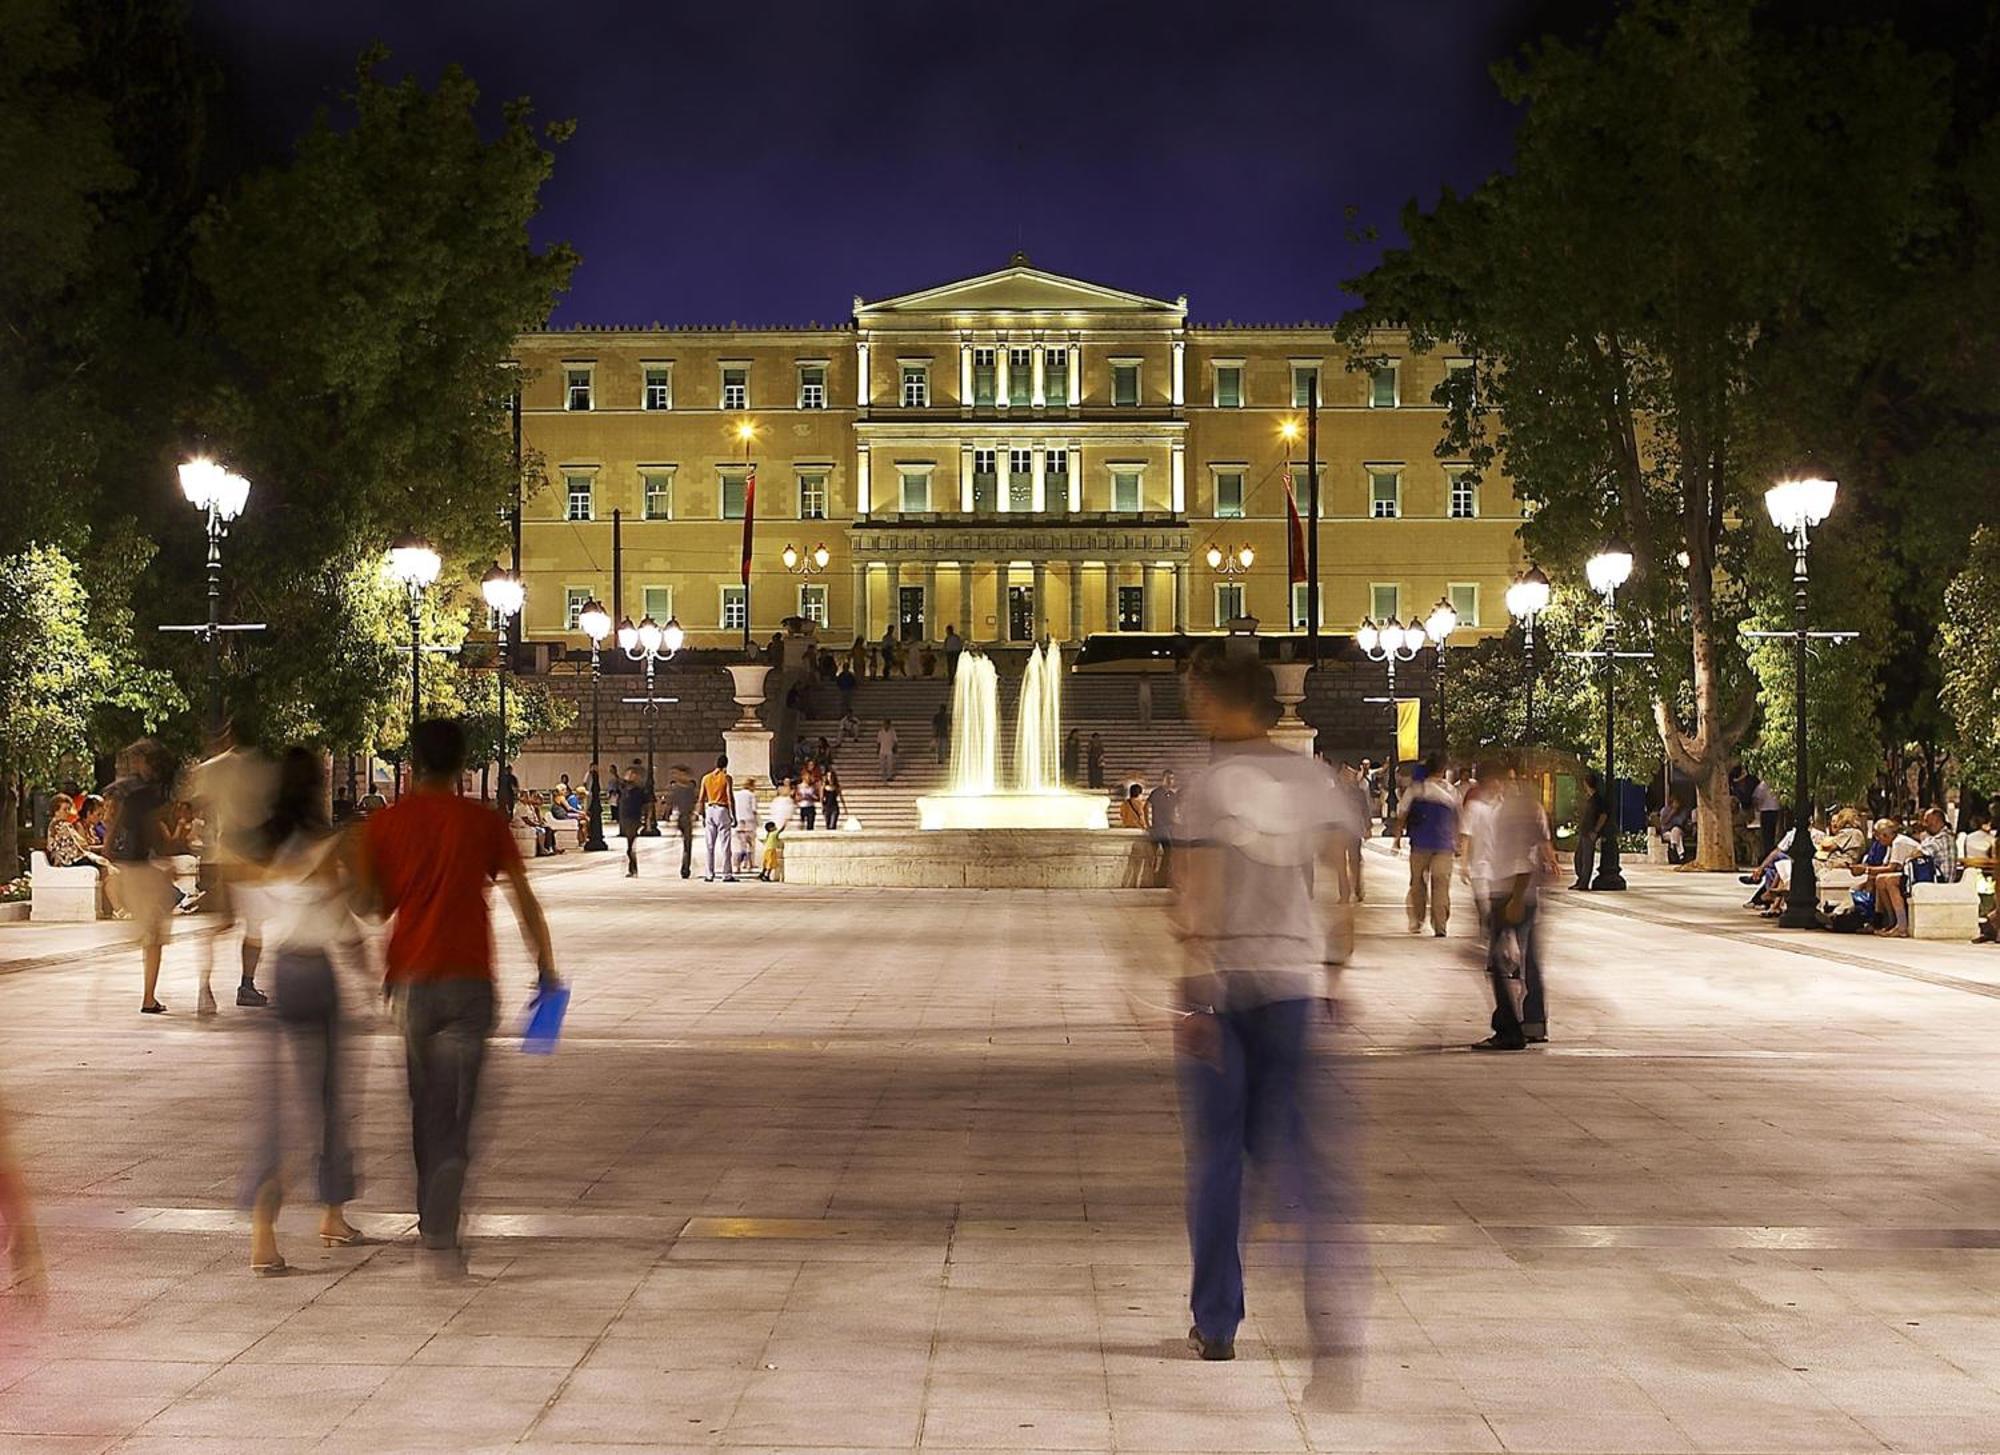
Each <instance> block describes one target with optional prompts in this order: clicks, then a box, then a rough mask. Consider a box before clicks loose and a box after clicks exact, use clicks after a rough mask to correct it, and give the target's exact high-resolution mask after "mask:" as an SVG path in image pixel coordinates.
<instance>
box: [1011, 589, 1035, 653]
mask: <svg viewBox="0 0 2000 1455" xmlns="http://www.w3.org/2000/svg"><path fill="white" fill-rule="evenodd" d="M1034 639H1035V588H1034V587H1032V586H1009V587H1008V588H1007V640H1008V641H1010V642H1032V641H1033V640H1034Z"/></svg>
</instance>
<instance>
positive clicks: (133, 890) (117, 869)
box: [104, 738, 178, 1015]
mask: <svg viewBox="0 0 2000 1455" xmlns="http://www.w3.org/2000/svg"><path fill="white" fill-rule="evenodd" d="M124 757H125V763H126V768H125V774H124V776H123V777H121V778H119V779H118V780H117V781H116V782H115V783H113V784H112V785H111V786H110V787H109V788H107V789H106V790H105V792H104V799H105V802H106V804H107V805H109V808H110V822H109V825H108V826H107V827H106V829H105V857H106V858H107V859H109V860H110V861H111V870H112V872H111V902H112V904H113V906H114V907H115V908H117V909H118V910H120V911H121V912H122V913H123V914H124V915H125V917H126V919H128V920H129V921H130V922H131V925H132V933H133V936H134V938H136V939H137V940H138V942H139V959H140V967H141V970H142V972H143V974H144V990H143V991H142V993H141V995H140V999H139V1010H140V1012H141V1013H142V1014H145V1015H165V1014H166V1010H167V1007H166V1006H165V1004H164V1003H162V1002H161V1000H160V997H159V994H158V991H159V986H160V956H161V953H162V952H163V950H164V949H165V947H166V943H167V916H168V915H169V914H171V913H172V912H173V907H174V901H175V899H176V898H177V897H178V896H177V895H176V893H175V891H174V882H173V880H172V878H170V877H169V876H168V874H167V871H166V870H165V869H164V868H162V867H161V864H160V860H161V858H162V856H163V853H164V849H165V844H164V841H163V838H162V834H163V823H162V816H163V815H164V814H165V812H166V807H167V786H168V784H169V783H171V782H172V780H173V776H174V762H173V757H172V756H171V755H170V754H169V753H168V752H167V750H166V749H165V748H163V747H161V746H160V744H159V743H157V742H155V741H154V740H153V739H151V738H141V739H140V740H139V741H138V742H136V743H134V744H132V746H131V747H129V748H127V749H126V750H125V754H124Z"/></svg>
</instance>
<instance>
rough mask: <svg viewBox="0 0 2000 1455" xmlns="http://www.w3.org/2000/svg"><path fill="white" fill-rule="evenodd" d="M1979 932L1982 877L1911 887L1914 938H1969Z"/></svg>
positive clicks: (1968, 875)
mask: <svg viewBox="0 0 2000 1455" xmlns="http://www.w3.org/2000/svg"><path fill="white" fill-rule="evenodd" d="M1978 933H1979V880H1978V878H1977V877H1976V876H1975V875H1972V874H1967V875H1964V876H1962V877H1961V878H1960V879H1959V881H1958V882H1957V883H1956V884H1912V885H1911V886H1910V938H1911V939H1913V940H1969V939H1971V938H1972V937H1973V936H1974V935H1976V934H1978Z"/></svg>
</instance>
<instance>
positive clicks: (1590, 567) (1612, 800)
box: [1583, 539, 1632, 889]
mask: <svg viewBox="0 0 2000 1455" xmlns="http://www.w3.org/2000/svg"><path fill="white" fill-rule="evenodd" d="M1583 569H1584V575H1585V576H1586V577H1588V578H1589V581H1590V589H1591V590H1593V591H1595V592H1596V593H1597V594H1598V595H1600V596H1602V597H1603V598H1604V651H1603V655H1604V796H1605V801H1606V807H1607V808H1608V809H1609V811H1610V815H1609V816H1610V820H1611V821H1610V823H1609V824H1608V825H1607V826H1606V829H1605V831H1604V832H1603V833H1602V834H1600V835H1599V836H1598V837H1599V839H1600V841H1601V842H1600V843H1599V846H1598V851H1597V877H1596V878H1594V879H1593V880H1591V882H1590V887H1591V888H1592V889H1623V888H1624V887H1625V871H1624V869H1623V868H1622V867H1621V866H1620V864H1619V860H1618V833H1619V830H1620V828H1621V827H1622V826H1623V825H1622V822H1621V820H1622V813H1621V810H1622V809H1623V807H1624V804H1623V802H1622V795H1621V794H1620V793H1619V791H1618V768H1617V762H1618V758H1617V752H1618V711H1617V705H1616V695H1617V684H1618V588H1619V587H1620V586H1623V585H1624V584H1625V582H1626V581H1627V580H1628V579H1630V577H1631V575H1632V552H1631V551H1630V550H1628V549H1627V548H1626V547H1625V545H1624V543H1623V542H1622V541H1618V540H1615V539H1614V540H1613V541H1612V542H1611V543H1610V544H1609V545H1607V546H1605V548H1604V549H1603V550H1601V551H1599V552H1598V553H1597V554H1596V555H1594V556H1592V557H1591V558H1590V560H1589V561H1588V562H1587V563H1586V564H1585V566H1584V568H1583Z"/></svg>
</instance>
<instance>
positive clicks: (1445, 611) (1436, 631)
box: [1424, 596, 1458, 753]
mask: <svg viewBox="0 0 2000 1455" xmlns="http://www.w3.org/2000/svg"><path fill="white" fill-rule="evenodd" d="M1457 630H1458V608H1457V607H1455V606H1453V605H1452V604H1451V598H1450V597H1449V596H1440V597H1439V598H1438V603H1437V605H1436V606H1433V607H1432V608H1431V613H1430V615H1429V616H1427V617H1425V618H1424V635H1425V636H1427V637H1429V638H1430V639H1431V645H1433V646H1435V647H1436V648H1437V662H1438V665H1437V725H1438V751H1439V752H1441V753H1449V752H1450V751H1451V749H1450V748H1449V747H1448V746H1447V745H1446V740H1445V734H1444V649H1445V646H1446V645H1447V643H1449V642H1450V640H1451V634H1452V633H1453V632H1455V631H1457Z"/></svg>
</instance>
